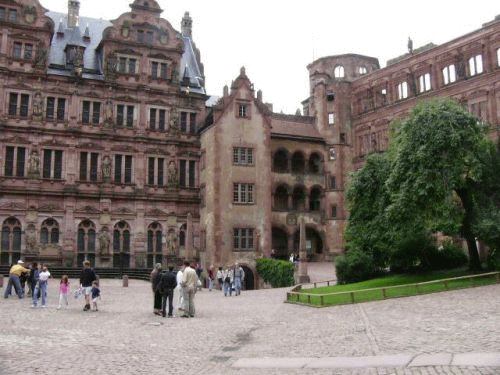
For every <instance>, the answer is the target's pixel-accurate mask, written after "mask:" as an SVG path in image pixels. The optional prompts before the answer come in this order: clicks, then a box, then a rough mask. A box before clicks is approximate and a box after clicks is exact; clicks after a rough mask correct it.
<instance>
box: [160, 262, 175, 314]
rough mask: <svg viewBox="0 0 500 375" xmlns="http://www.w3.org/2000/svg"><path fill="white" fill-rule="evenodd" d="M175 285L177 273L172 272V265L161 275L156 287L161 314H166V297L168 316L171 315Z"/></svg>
mask: <svg viewBox="0 0 500 375" xmlns="http://www.w3.org/2000/svg"><path fill="white" fill-rule="evenodd" d="M176 286H177V275H176V273H175V272H174V267H173V266H170V267H168V271H167V272H166V273H163V274H162V275H161V280H160V284H159V286H158V289H159V291H160V293H161V296H162V299H161V315H162V316H163V317H165V316H167V311H166V310H167V299H168V317H169V318H171V317H172V316H173V311H174V303H173V299H174V289H175V287H176Z"/></svg>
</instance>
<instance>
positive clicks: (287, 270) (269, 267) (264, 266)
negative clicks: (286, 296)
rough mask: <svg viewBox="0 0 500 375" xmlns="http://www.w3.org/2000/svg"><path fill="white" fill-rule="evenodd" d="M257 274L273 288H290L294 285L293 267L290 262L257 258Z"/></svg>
mask: <svg viewBox="0 0 500 375" xmlns="http://www.w3.org/2000/svg"><path fill="white" fill-rule="evenodd" d="M256 268H257V273H258V274H259V276H260V277H262V279H263V280H264V282H266V283H269V284H271V286H272V287H273V288H282V287H286V286H292V285H293V284H294V283H295V280H294V277H293V276H294V272H295V266H294V264H293V263H292V262H289V261H286V260H279V259H269V258H257V259H256Z"/></svg>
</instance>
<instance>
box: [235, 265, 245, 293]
mask: <svg viewBox="0 0 500 375" xmlns="http://www.w3.org/2000/svg"><path fill="white" fill-rule="evenodd" d="M244 279H245V271H243V268H242V267H241V266H240V265H239V264H238V263H236V264H235V266H234V295H235V296H239V295H240V294H241V283H242V281H243V280H244Z"/></svg>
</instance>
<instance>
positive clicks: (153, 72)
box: [151, 61, 158, 79]
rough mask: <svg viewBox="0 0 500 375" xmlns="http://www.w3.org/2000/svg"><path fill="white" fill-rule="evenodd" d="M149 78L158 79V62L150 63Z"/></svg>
mask: <svg viewBox="0 0 500 375" xmlns="http://www.w3.org/2000/svg"><path fill="white" fill-rule="evenodd" d="M151 78H152V79H157V78H158V62H156V61H152V62H151Z"/></svg>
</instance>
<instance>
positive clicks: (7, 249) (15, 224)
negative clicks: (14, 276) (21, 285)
mask: <svg viewBox="0 0 500 375" xmlns="http://www.w3.org/2000/svg"><path fill="white" fill-rule="evenodd" d="M21 237H22V226H21V222H20V221H19V219H17V218H16V217H13V216H11V217H8V218H7V219H5V220H4V221H3V223H2V236H1V255H0V264H2V265H9V266H10V265H11V264H13V263H16V262H17V261H18V260H19V259H21Z"/></svg>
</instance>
